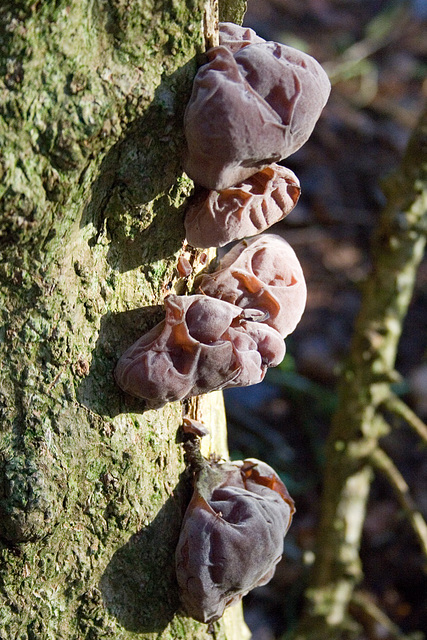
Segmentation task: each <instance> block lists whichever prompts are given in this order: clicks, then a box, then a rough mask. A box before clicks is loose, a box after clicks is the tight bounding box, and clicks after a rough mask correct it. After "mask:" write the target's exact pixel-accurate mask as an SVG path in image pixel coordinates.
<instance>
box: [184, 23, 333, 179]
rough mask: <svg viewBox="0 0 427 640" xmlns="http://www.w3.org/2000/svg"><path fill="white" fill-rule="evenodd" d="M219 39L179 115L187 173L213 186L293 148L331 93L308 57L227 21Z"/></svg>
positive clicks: (254, 169)
mask: <svg viewBox="0 0 427 640" xmlns="http://www.w3.org/2000/svg"><path fill="white" fill-rule="evenodd" d="M221 31H222V35H221ZM230 32H231V33H230ZM245 34H246V35H245ZM220 37H221V41H222V42H223V44H221V45H220V46H218V47H213V48H212V49H210V50H209V51H208V52H207V57H208V62H207V64H205V65H203V66H202V67H200V69H199V70H198V72H197V74H196V77H195V79H194V84H193V91H192V95H191V98H190V101H189V103H188V105H187V109H186V112H185V116H184V128H185V135H186V139H187V146H188V150H187V155H186V158H185V160H184V168H185V171H186V172H187V174H188V175H189V176H190V177H191V178H192V179H193V180H194V181H195V182H197V183H198V184H200V185H202V186H204V187H206V188H207V189H216V190H220V189H226V188H228V187H230V186H232V185H235V184H237V183H239V182H243V181H244V180H246V178H248V177H249V176H251V175H252V174H254V173H256V172H257V171H259V170H260V169H262V168H263V167H265V166H267V165H269V164H271V163H272V162H276V161H278V160H283V159H284V158H286V157H288V156H289V155H291V154H292V153H294V152H295V151H296V150H297V149H299V147H301V146H302V145H303V144H304V142H306V140H307V139H308V138H309V136H310V134H311V132H312V131H313V128H314V125H315V123H316V121H317V119H318V118H319V116H320V113H321V111H322V109H323V107H324V106H325V103H326V101H327V99H328V96H329V92H330V83H329V79H328V77H327V75H326V73H325V71H324V70H323V69H322V67H321V66H320V64H319V63H318V62H317V61H316V60H315V59H314V58H312V57H311V56H309V55H307V54H305V53H302V52H301V51H298V50H297V49H293V48H292V47H288V46H285V45H282V44H278V43H276V42H265V41H263V40H262V38H258V36H256V34H254V32H250V30H244V33H243V32H242V31H241V30H238V29H236V28H235V27H230V25H229V24H227V25H226V26H225V27H224V26H223V25H220Z"/></svg>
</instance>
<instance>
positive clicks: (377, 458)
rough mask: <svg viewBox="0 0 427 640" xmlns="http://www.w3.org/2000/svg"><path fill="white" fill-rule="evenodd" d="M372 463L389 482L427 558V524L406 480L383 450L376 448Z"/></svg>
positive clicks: (372, 455)
mask: <svg viewBox="0 0 427 640" xmlns="http://www.w3.org/2000/svg"><path fill="white" fill-rule="evenodd" d="M371 461H372V465H373V466H374V468H376V469H378V470H379V471H381V472H382V473H383V474H384V475H385V477H386V478H387V480H388V481H389V483H390V485H391V487H392V488H393V490H394V492H395V494H396V497H397V499H398V500H399V503H400V506H401V507H402V509H403V510H404V512H405V515H406V517H407V518H408V520H409V522H410V524H411V526H412V528H413V530H414V533H415V534H416V536H417V538H418V541H419V543H420V546H421V549H422V551H423V553H424V555H425V557H426V558H427V523H426V521H425V520H424V518H423V516H422V515H421V513H420V512H419V511H418V509H417V506H416V504H415V502H414V500H413V498H412V496H411V495H410V492H409V487H408V485H407V484H406V480H405V478H404V477H403V476H402V474H401V473H400V471H399V469H398V468H397V467H396V465H395V464H394V462H393V460H392V459H391V458H389V456H388V455H387V454H386V452H385V451H384V450H383V449H381V448H379V447H378V448H376V449H375V450H374V451H373V453H372V454H371Z"/></svg>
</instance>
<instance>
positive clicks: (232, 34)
mask: <svg viewBox="0 0 427 640" xmlns="http://www.w3.org/2000/svg"><path fill="white" fill-rule="evenodd" d="M262 42H265V40H264V38H260V36H258V35H257V34H256V33H255V31H254V30H253V29H250V28H249V27H240V26H239V25H238V24H234V22H220V23H219V44H220V45H221V44H222V45H224V46H225V47H227V49H229V50H230V51H231V53H236V52H237V51H240V49H243V47H247V46H248V45H249V44H260V43H262Z"/></svg>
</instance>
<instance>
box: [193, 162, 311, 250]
mask: <svg viewBox="0 0 427 640" xmlns="http://www.w3.org/2000/svg"><path fill="white" fill-rule="evenodd" d="M299 195H300V186H299V180H298V178H297V177H296V175H295V174H294V173H293V172H292V171H291V170H290V169H287V168H286V167H282V166H280V165H278V164H275V163H274V164H272V165H269V166H268V167H265V168H264V169H262V170H261V171H257V173H254V174H253V175H252V176H250V177H249V178H247V179H246V180H244V181H243V182H240V183H239V184H236V185H235V186H233V187H229V188H228V189H223V190H221V191H214V190H211V191H208V190H206V189H203V190H201V192H200V193H199V194H197V195H196V196H195V197H194V198H193V200H192V201H191V202H190V204H189V206H188V209H187V212H186V215H185V231H186V237H187V240H188V242H189V243H190V244H191V245H192V246H193V247H202V248H203V247H222V246H224V245H225V244H228V243H229V242H232V241H233V240H240V239H241V238H246V237H248V236H254V235H257V234H258V233H261V232H262V231H264V230H265V229H268V228H269V227H271V225H273V224H274V223H276V222H278V221H279V220H282V219H283V218H284V217H285V216H287V215H288V213H290V212H291V211H292V209H293V208H294V207H295V205H296V203H297V202H298V198H299Z"/></svg>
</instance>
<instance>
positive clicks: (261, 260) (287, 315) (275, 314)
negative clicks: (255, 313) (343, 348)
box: [197, 234, 307, 337]
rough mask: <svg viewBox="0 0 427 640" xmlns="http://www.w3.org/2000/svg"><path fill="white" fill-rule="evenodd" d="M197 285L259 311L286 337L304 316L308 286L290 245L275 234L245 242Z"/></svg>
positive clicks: (206, 292)
mask: <svg viewBox="0 0 427 640" xmlns="http://www.w3.org/2000/svg"><path fill="white" fill-rule="evenodd" d="M197 285H198V288H199V291H201V292H203V293H205V294H206V295H209V296H213V297H215V298H218V299H220V300H225V301H226V302H230V303H231V304H234V305H238V306H239V307H242V309H258V310H259V311H261V312H262V313H263V314H265V323H266V324H268V325H269V326H271V327H272V328H274V329H276V330H277V331H278V332H279V333H280V334H281V335H282V337H286V336H287V335H288V334H289V333H291V332H292V331H294V329H295V327H296V326H297V324H298V322H299V321H300V319H301V316H302V314H303V311H304V308H305V304H306V299H307V287H306V284H305V279H304V274H303V272H302V268H301V265H300V263H299V260H298V258H297V256H296V254H295V251H294V250H293V249H292V247H291V246H290V244H288V242H286V240H284V239H283V238H281V237H280V236H278V235H275V234H263V235H261V236H259V237H257V238H253V239H252V240H242V242H239V243H238V244H237V245H235V246H234V247H233V248H232V249H231V250H230V251H229V252H228V253H226V255H225V256H224V258H223V259H222V260H221V261H220V263H219V267H218V269H217V270H216V271H214V272H213V273H210V274H206V275H204V276H202V277H201V278H200V279H199V280H198V281H197Z"/></svg>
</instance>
